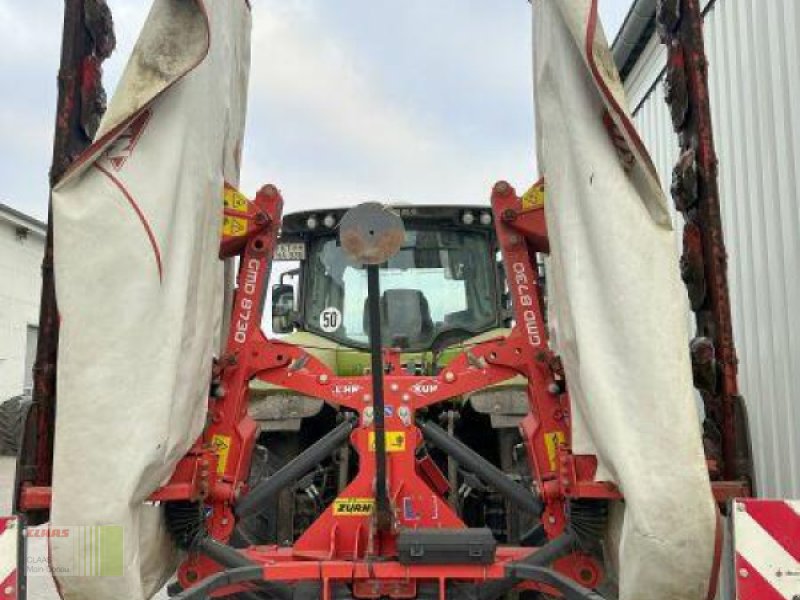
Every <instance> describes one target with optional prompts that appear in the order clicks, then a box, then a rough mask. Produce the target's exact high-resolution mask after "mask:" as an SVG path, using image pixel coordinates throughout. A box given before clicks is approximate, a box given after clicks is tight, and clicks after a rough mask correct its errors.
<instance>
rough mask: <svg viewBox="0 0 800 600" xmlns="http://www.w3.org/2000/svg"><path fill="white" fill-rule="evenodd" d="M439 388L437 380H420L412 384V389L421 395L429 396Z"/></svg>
mask: <svg viewBox="0 0 800 600" xmlns="http://www.w3.org/2000/svg"><path fill="white" fill-rule="evenodd" d="M438 389H439V384H438V383H436V382H435V381H420V382H419V383H415V384H414V385H412V386H411V391H412V392H414V393H415V394H418V395H420V396H427V395H428V394H433V393H434V392H435V391H436V390H438Z"/></svg>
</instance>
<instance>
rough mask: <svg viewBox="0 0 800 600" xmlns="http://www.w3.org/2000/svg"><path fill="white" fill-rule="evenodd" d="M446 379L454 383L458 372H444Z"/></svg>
mask: <svg viewBox="0 0 800 600" xmlns="http://www.w3.org/2000/svg"><path fill="white" fill-rule="evenodd" d="M444 380H445V381H446V382H447V383H453V382H454V381H455V380H456V374H455V373H453V372H452V371H447V372H446V373H445V374H444Z"/></svg>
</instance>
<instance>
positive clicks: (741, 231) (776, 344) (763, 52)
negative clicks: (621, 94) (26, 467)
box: [626, 0, 800, 498]
mask: <svg viewBox="0 0 800 600" xmlns="http://www.w3.org/2000/svg"><path fill="white" fill-rule="evenodd" d="M709 5H710V8H709V11H708V13H707V15H706V27H705V35H706V50H707V54H708V59H709V69H710V73H709V75H710V84H711V99H712V115H713V121H714V133H715V140H716V145H717V154H718V157H719V162H720V194H721V201H722V212H723V227H724V231H725V239H726V243H727V248H728V253H729V256H730V259H729V276H730V286H731V294H732V300H733V320H734V329H735V337H736V344H737V350H738V355H739V360H740V383H741V388H742V393H743V395H744V396H745V398H746V400H747V405H748V409H749V412H750V425H751V433H752V437H753V448H754V454H755V461H756V475H757V477H758V491H759V494H760V495H762V496H776V497H778V496H779V497H794V498H800V188H798V184H800V41H799V40H800V2H797V0H767V1H765V0H717V1H716V2H712V3H709ZM665 61H666V55H665V51H664V50H663V48H662V47H661V46H660V45H659V44H658V40H657V39H655V36H654V38H653V39H651V40H650V42H649V44H648V45H647V47H646V48H645V50H644V52H643V53H642V55H641V57H640V58H639V60H638V63H637V64H636V66H635V67H634V69H633V70H632V71H631V72H630V74H629V75H628V77H627V79H626V88H627V91H628V101H629V104H630V106H631V109H632V110H634V115H635V120H636V123H637V125H638V127H639V129H640V131H641V133H642V136H643V138H644V140H645V143H646V144H647V145H648V147H649V148H650V151H651V152H652V154H653V159H654V162H655V164H656V166H657V168H658V170H659V172H660V174H661V177H662V181H663V183H664V186H665V188H668V186H669V182H670V178H671V172H672V166H673V164H674V162H675V160H676V159H677V153H678V145H677V141H676V138H675V135H674V133H673V130H672V125H671V121H670V117H669V112H668V108H667V105H666V104H665V102H664V87H663V71H664V65H665ZM677 231H678V232H680V229H677Z"/></svg>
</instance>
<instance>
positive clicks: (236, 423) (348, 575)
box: [154, 182, 620, 599]
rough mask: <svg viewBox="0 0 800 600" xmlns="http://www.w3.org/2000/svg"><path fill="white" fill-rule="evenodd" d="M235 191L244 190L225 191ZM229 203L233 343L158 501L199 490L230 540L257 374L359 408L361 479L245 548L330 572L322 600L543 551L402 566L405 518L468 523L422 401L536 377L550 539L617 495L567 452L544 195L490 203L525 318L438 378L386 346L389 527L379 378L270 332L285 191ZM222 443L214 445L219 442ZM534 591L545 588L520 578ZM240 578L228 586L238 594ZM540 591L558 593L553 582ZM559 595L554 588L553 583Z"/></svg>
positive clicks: (532, 387)
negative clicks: (306, 521) (399, 540)
mask: <svg viewBox="0 0 800 600" xmlns="http://www.w3.org/2000/svg"><path fill="white" fill-rule="evenodd" d="M229 195H230V196H231V197H233V196H235V193H230V194H229ZM234 204H235V203H234V202H230V201H229V202H226V218H227V219H229V220H231V221H229V222H232V221H233V220H237V219H245V220H246V221H247V226H246V227H241V228H240V230H239V231H238V232H236V234H235V235H226V236H224V239H223V242H222V252H221V257H223V258H227V257H231V256H233V255H238V256H239V259H240V270H239V275H238V282H237V290H236V294H235V297H234V308H233V314H232V318H231V327H230V334H229V337H228V343H227V351H226V353H225V355H224V356H223V357H222V359H221V360H220V362H219V365H218V370H217V373H216V380H217V382H218V385H217V389H219V390H221V393H220V395H219V396H218V397H212V399H211V401H210V406H209V411H210V423H211V424H210V425H209V427H208V429H207V431H206V433H205V434H204V436H203V439H202V440H201V441H200V442H198V444H197V446H196V448H195V450H194V451H193V452H192V453H191V454H190V455H189V456H187V457H186V459H184V460H183V461H182V463H181V465H180V467H179V468H178V470H177V471H176V476H175V478H174V479H173V481H172V482H171V483H170V484H169V485H167V486H166V487H165V488H163V489H162V490H160V491H159V492H158V493H157V494H156V495H155V497H154V498H157V499H161V500H168V499H169V500H172V499H179V498H184V499H185V498H187V494H186V491H187V490H191V493H190V494H188V496H189V498H190V499H192V500H202V501H203V502H204V503H205V504H207V505H209V506H210V511H208V512H210V515H211V516H210V518H209V523H208V527H209V532H210V533H211V535H212V536H213V537H214V538H216V539H218V540H220V541H223V542H224V541H226V540H227V539H228V538H229V536H230V535H231V533H232V531H233V526H234V512H233V507H234V506H235V504H236V502H237V499H238V498H239V497H240V495H243V494H246V489H245V483H244V482H245V481H246V479H247V474H248V471H249V467H250V464H249V463H250V454H251V452H252V448H253V445H254V443H255V437H256V426H255V423H254V421H253V420H252V419H251V418H250V417H249V416H248V415H247V400H248V384H249V382H250V380H252V379H254V378H258V379H260V380H262V381H265V382H268V383H271V384H274V385H278V386H282V387H284V388H287V389H290V390H293V391H295V392H297V393H300V394H304V395H307V396H312V397H315V398H319V399H322V400H324V401H325V402H327V403H329V404H332V405H334V406H336V407H343V408H347V409H350V410H352V411H354V412H355V413H357V415H358V423H357V424H356V425H355V427H354V428H353V431H352V433H351V435H350V443H351V444H352V445H353V447H354V448H355V450H356V452H358V455H359V458H360V462H359V465H360V467H359V471H358V474H357V475H356V477H355V478H354V479H353V480H352V481H351V482H350V484H349V485H348V486H347V488H346V489H345V490H344V491H343V492H342V493H341V494H340V496H339V498H338V499H337V500H336V501H335V502H334V503H333V504H331V505H330V506H329V507H328V508H327V509H326V510H325V512H324V513H323V514H322V515H321V516H320V517H319V518H318V519H317V521H316V522H314V523H313V524H312V525H311V527H309V528H308V530H307V531H306V532H305V533H304V534H303V535H302V536H301V537H300V538H299V539H298V540H297V541H296V542H295V544H294V546H293V547H292V548H277V547H267V546H261V547H252V548H249V549H246V550H244V551H243V553H244V554H245V555H246V556H247V557H248V558H250V559H251V560H252V561H254V562H255V563H257V564H259V565H262V566H263V578H264V579H265V580H269V581H285V582H297V581H301V580H308V579H312V580H316V581H319V582H321V590H320V597H321V598H323V599H327V598H330V597H332V596H331V584H332V583H337V582H338V583H349V584H352V585H353V594H354V596H356V597H361V598H378V597H382V596H389V597H392V598H414V597H416V594H417V583H418V582H419V581H421V580H425V581H427V582H435V583H436V585H437V586H438V587H439V590H440V597H441V598H444V597H445V595H444V594H445V589H446V584H447V582H448V580H460V581H464V582H469V583H476V584H477V583H480V582H484V581H486V580H491V579H503V578H505V577H507V573H506V567H507V566H508V565H509V564H510V563H512V562H514V561H518V560H520V559H523V558H525V557H526V556H529V555H530V554H531V553H533V552H535V549H534V548H510V547H503V548H500V549H498V552H497V556H496V560H495V562H494V564H492V565H490V566H485V565H463V566H461V565H449V566H448V567H447V568H442V567H441V565H402V564H400V563H399V562H397V561H396V560H391V558H392V557H395V556H396V555H397V548H396V532H397V531H398V530H400V529H403V528H463V527H465V525H464V523H463V522H462V521H461V520H460V519H459V517H458V516H457V515H456V514H455V512H454V511H453V510H452V509H451V508H450V506H449V505H448V503H447V501H446V500H445V498H444V493H445V492H446V485H447V484H446V479H445V478H444V477H443V476H442V475H441V473H440V472H439V471H438V468H437V467H436V465H435V464H433V462H432V461H431V460H430V459H429V458H427V459H426V458H423V459H421V460H420V459H418V458H417V453H416V450H417V448H418V446H419V444H420V443H421V442H422V434H421V432H420V429H419V428H418V427H417V425H416V423H415V415H416V413H417V411H419V410H420V409H423V408H425V407H427V406H430V405H432V404H436V403H438V402H442V401H444V400H447V399H449V398H452V397H454V396H459V395H463V394H467V393H469V392H474V391H477V390H479V389H482V388H485V387H486V386H487V385H492V384H495V383H500V382H503V381H505V380H508V379H511V378H513V377H516V376H518V375H522V376H524V377H525V378H526V379H527V382H528V383H527V395H528V400H529V412H528V415H527V416H526V417H525V419H524V420H523V422H522V426H521V429H522V432H523V438H524V441H525V446H526V448H527V453H528V460H529V463H530V465H531V466H532V474H533V480H534V485H535V488H536V490H537V492H538V496H539V497H540V499H541V502H542V509H543V510H542V516H541V518H542V523H543V525H544V529H545V530H546V533H547V537H548V539H551V540H552V539H555V538H557V537H558V536H559V535H561V534H562V533H563V532H564V530H565V528H566V526H567V513H566V502H567V500H568V499H570V498H605V499H608V498H619V497H620V495H619V493H618V492H617V490H616V489H615V488H614V487H613V486H612V485H610V484H605V483H597V482H595V481H594V473H595V470H596V459H595V458H594V457H592V456H574V455H573V454H572V452H571V451H570V402H569V396H568V394H567V392H566V391H565V389H564V385H563V377H562V372H561V369H560V367H559V362H558V360H557V358H556V357H555V356H554V355H553V353H552V352H551V351H550V349H549V347H548V339H547V330H546V326H545V321H544V316H543V311H542V293H541V290H540V288H539V276H538V272H537V267H536V259H535V255H536V253H537V252H546V251H548V242H547V231H546V225H545V220H544V211H543V207H542V206H541V205H535V206H532V207H530V208H529V209H527V210H525V209H523V207H522V200H521V199H520V198H519V197H518V196H517V194H516V193H515V191H514V189H513V188H512V187H511V186H510V185H509V184H507V183H505V182H500V183H498V184H497V185H496V186H495V187H494V190H493V193H492V209H493V213H494V217H495V219H494V222H495V223H496V231H497V235H498V240H499V245H500V248H501V251H502V255H503V260H504V263H505V269H506V272H507V273H508V274H509V276H508V284H509V291H510V293H511V296H512V305H513V307H514V317H515V322H516V325H515V327H514V328H513V330H512V332H511V334H510V335H508V337H504V338H498V339H495V340H491V341H487V342H484V343H482V344H479V345H477V346H475V347H473V348H471V349H470V350H468V351H466V352H464V353H462V354H461V355H459V356H458V357H456V358H455V359H454V360H453V361H452V362H450V363H449V365H448V366H447V367H446V368H445V369H443V370H442V372H441V373H440V374H438V375H436V376H415V375H409V374H406V373H405V371H404V370H403V368H402V366H401V364H400V350H396V349H385V350H384V364H385V370H386V374H385V375H384V389H385V395H384V404H385V427H386V440H387V444H386V447H387V479H388V482H387V483H388V489H389V498H390V501H391V504H392V509H393V515H394V519H393V521H394V522H393V527H392V529H391V530H390V531H380V530H379V529H378V528H377V527H376V526H375V522H374V518H373V514H374V510H372V508H373V507H374V496H375V494H374V488H373V481H374V478H375V460H374V457H375V453H374V447H373V448H371V445H372V446H374V432H373V431H372V425H373V414H372V396H371V390H372V383H371V377H370V376H369V375H365V376H358V377H339V376H337V375H335V374H334V373H333V372H332V371H331V370H330V369H329V368H328V367H327V366H326V365H324V364H323V363H321V362H320V361H319V360H317V359H316V358H314V357H313V356H311V355H309V354H308V353H307V352H306V351H305V350H303V349H302V348H300V347H297V346H294V345H291V344H287V343H284V342H281V341H278V340H271V339H268V338H267V337H266V336H265V335H264V334H263V332H262V331H261V328H260V323H261V317H262V311H261V307H263V305H264V301H265V294H266V284H267V282H268V280H269V272H270V266H271V262H272V254H273V251H274V249H275V245H276V243H277V235H278V228H279V224H280V222H281V208H282V199H281V196H280V194H279V192H278V191H277V189H276V188H274V187H273V186H266V187H264V188H263V189H262V190H261V191H260V192H259V193H258V195H257V196H256V198H255V200H254V201H253V202H252V203H247V204H246V205H244V204H241V203H240V205H239V207H238V208H237V207H235V206H234ZM215 448H217V450H215ZM219 570H220V567H219V565H217V564H216V563H215V562H214V561H213V560H211V559H210V558H208V557H206V556H203V555H201V554H194V555H191V556H190V557H189V558H188V560H187V561H186V562H185V563H184V564H183V565H182V566H181V568H180V572H179V578H180V581H181V584H182V585H183V586H184V587H190V586H191V585H192V584H194V583H195V582H197V581H200V580H203V579H204V578H206V577H208V576H209V575H211V574H213V573H215V572H217V571H219ZM557 570H558V571H560V572H561V573H563V574H564V575H566V576H568V577H570V578H573V579H574V580H576V581H577V582H579V583H580V584H581V585H583V586H585V587H588V588H594V587H596V586H597V585H598V584H599V583H600V582H601V580H602V578H603V571H602V567H601V565H600V564H599V563H598V562H597V561H596V560H595V559H594V558H592V557H591V556H589V555H588V554H583V553H580V552H573V553H570V554H568V555H567V556H566V557H564V558H561V559H560V560H558V561H557ZM523 585H526V586H532V587H537V585H541V584H530V583H528V584H523ZM230 589H231V588H228V590H230ZM540 589H550V588H547V586H545V587H544V588H540ZM551 591H553V590H552V589H551Z"/></svg>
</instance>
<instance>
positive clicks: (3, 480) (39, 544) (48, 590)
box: [0, 456, 167, 600]
mask: <svg viewBox="0 0 800 600" xmlns="http://www.w3.org/2000/svg"><path fill="white" fill-rule="evenodd" d="M14 462H15V461H14V459H13V458H11V457H7V456H0V515H8V514H11V490H12V488H13V486H14ZM46 558H47V545H46V543H45V540H44V539H43V538H30V539H29V540H28V564H29V565H31V569H30V570H29V571H31V570H33V569H34V568H35V567H36V566H37V565H44V564H46ZM166 598H167V595H166V593H165V592H164V591H161V592H159V593H158V594H156V596H155V597H154V599H153V600H166ZM28 600H59V596H58V592H56V588H55V584H54V583H53V578H52V577H51V576H50V574H49V573H46V574H41V575H39V574H33V573H30V574H29V576H28Z"/></svg>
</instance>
